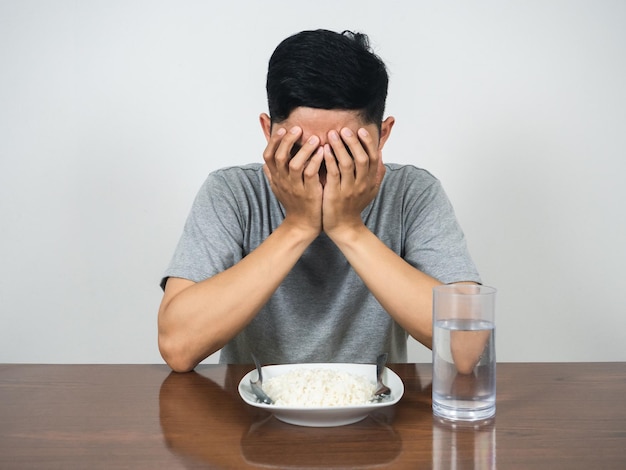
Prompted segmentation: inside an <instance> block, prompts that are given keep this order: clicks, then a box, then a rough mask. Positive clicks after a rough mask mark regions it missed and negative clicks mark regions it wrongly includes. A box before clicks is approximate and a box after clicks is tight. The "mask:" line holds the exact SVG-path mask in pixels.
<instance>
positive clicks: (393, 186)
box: [159, 30, 480, 371]
mask: <svg viewBox="0 0 626 470" xmlns="http://www.w3.org/2000/svg"><path fill="white" fill-rule="evenodd" d="M387 84H388V75H387V71H386V68H385V65H384V64H383V62H382V61H381V60H380V58H378V57H377V56H376V55H375V54H374V53H373V52H372V51H371V50H370V48H369V45H368V40H367V37H366V36H365V35H362V34H353V33H349V32H344V33H342V34H338V33H335V32H331V31H325V30H318V31H304V32H301V33H298V34H296V35H294V36H292V37H289V38H287V39H285V40H284V41H283V42H282V43H281V44H279V46H278V47H277V48H276V50H275V51H274V53H273V55H272V57H271V59H270V62H269V67H268V75H267V95H268V104H269V115H267V114H262V115H261V116H260V122H261V127H262V129H263V132H264V134H265V137H266V139H267V147H266V148H265V151H264V152H263V158H264V160H265V164H264V165H261V164H260V163H258V164H251V165H248V166H243V167H233V168H226V169H222V170H218V171H216V172H214V173H212V174H211V175H209V177H208V178H207V180H206V182H205V183H204V185H203V187H202V188H201V189H200V192H199V193H198V196H197V198H196V200H195V202H194V205H193V208H192V210H191V213H190V215H189V218H188V220H187V223H186V225H185V229H184V232H183V235H182V237H181V240H180V242H179V245H178V248H177V249H176V252H175V254H174V257H173V259H172V261H171V264H170V266H169V268H168V269H167V271H166V273H165V277H164V279H163V281H162V286H163V288H164V296H163V300H162V304H161V307H160V310H159V348H160V350H161V354H162V355H163V357H164V359H165V361H166V362H167V363H168V364H169V365H170V367H172V369H174V370H176V371H189V370H191V369H193V368H194V367H195V366H196V365H197V364H198V363H199V362H200V361H202V360H203V359H205V358H206V357H207V356H209V355H210V354H212V353H214V352H216V351H218V350H220V349H221V354H220V362H226V363H236V362H242V363H247V362H251V361H252V359H251V354H252V353H254V354H256V355H257V357H259V359H260V360H261V361H262V362H264V363H289V362H373V361H374V359H375V357H376V355H378V354H379V353H381V352H389V355H390V360H391V361H394V362H402V361H406V341H407V334H410V335H411V336H413V337H414V338H415V339H417V340H418V341H420V342H421V343H422V344H424V345H426V346H427V347H430V346H431V340H432V288H433V287H434V286H436V285H438V284H440V283H452V282H467V281H469V282H479V281H480V279H479V276H478V273H477V272H476V269H475V267H474V265H473V263H472V261H471V259H470V257H469V255H468V253H467V248H466V245H465V240H464V236H463V233H462V231H461V229H460V228H459V226H458V224H457V221H456V219H455V216H454V212H453V209H452V207H451V205H450V203H449V202H448V199H447V197H446V196H445V193H444V192H443V190H442V188H441V186H440V184H439V182H438V181H437V180H436V179H435V178H434V177H433V176H431V175H430V174H429V173H428V172H426V171H424V170H420V169H417V168H415V167H413V166H401V165H394V164H383V161H382V149H383V147H384V145H385V142H386V141H387V139H388V138H389V136H390V134H391V130H392V128H393V125H394V118H393V117H387V118H386V119H384V120H383V114H384V108H385V100H386V96H387Z"/></svg>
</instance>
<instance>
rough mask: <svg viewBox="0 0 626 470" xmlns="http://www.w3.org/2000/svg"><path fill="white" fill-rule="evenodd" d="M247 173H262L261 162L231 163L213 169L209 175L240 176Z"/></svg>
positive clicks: (253, 175)
mask: <svg viewBox="0 0 626 470" xmlns="http://www.w3.org/2000/svg"><path fill="white" fill-rule="evenodd" d="M244 175H247V177H258V176H259V175H263V164H261V163H248V164H247V165H233V166H226V167H222V168H219V169H217V170H213V171H212V172H211V173H210V174H209V177H211V176H219V177H222V178H241V177H242V176H244Z"/></svg>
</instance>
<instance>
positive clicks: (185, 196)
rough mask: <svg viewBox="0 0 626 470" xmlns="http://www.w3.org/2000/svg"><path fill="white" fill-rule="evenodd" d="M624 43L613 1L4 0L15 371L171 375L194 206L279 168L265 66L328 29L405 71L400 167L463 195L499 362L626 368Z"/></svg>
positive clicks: (2, 171)
mask: <svg viewBox="0 0 626 470" xmlns="http://www.w3.org/2000/svg"><path fill="white" fill-rule="evenodd" d="M624 25H626V3H624V2H622V1H597V0H593V1H592V0H589V1H586V2H582V1H569V0H564V1H529V0H524V1H511V2H497V1H480V2H478V1H476V2H467V1H460V0H459V1H447V2H408V1H407V2H400V1H396V2H392V1H363V0H354V1H343V2H337V1H324V0H321V1H320V0H318V1H317V2H315V5H314V4H311V3H310V2H309V3H305V2H286V1H263V2H258V1H252V0H249V1H240V2H219V3H217V2H208V1H207V2H195V1H177V2H174V1H170V2H164V1H161V2H159V1H144V2H142V1H132V0H131V1H112V0H107V1H84V2H75V1H55V2H49V1H27V0H26V1H25V0H21V1H11V0H7V1H0V67H1V70H0V224H1V225H0V240H1V242H2V243H1V244H0V266H1V271H0V273H1V274H0V276H1V277H0V362H69V363H91V362H94V363H98V362H130V363H137V362H139V363H141V362H161V358H160V356H159V353H158V350H157V347H156V311H157V308H158V304H159V301H160V296H161V292H160V289H159V287H158V282H159V279H160V276H161V273H162V272H163V270H164V268H165V266H166V264H167V262H168V261H169V257H170V256H171V254H172V251H173V249H174V246H175V244H176V241H177V239H178V236H179V235H180V232H181V229H182V225H183V222H184V219H185V217H186V215H187V211H188V209H189V207H190V204H191V202H192V199H193V197H194V195H195V192H196V191H197V189H198V187H199V185H200V184H201V182H202V181H203V180H204V178H205V176H206V174H207V173H208V172H209V171H211V170H213V169H216V168H218V167H222V166H225V165H231V164H239V163H247V162H250V161H260V160H261V152H262V150H263V146H264V140H263V137H262V135H261V132H260V128H259V126H258V122H257V117H258V114H259V113H261V112H264V111H266V106H265V96H264V81H265V68H266V64H267V60H268V58H269V56H270V54H271V52H272V50H273V49H274V47H275V46H276V44H277V43H278V42H279V41H280V40H282V39H283V38H285V37H286V36H288V35H290V34H292V33H294V32H297V31H299V30H302V29H311V28H318V27H325V28H328V29H334V30H343V29H356V30H362V31H364V32H367V33H368V34H369V35H370V36H371V39H372V42H373V45H374V47H375V49H376V51H377V52H378V53H379V54H380V55H381V56H382V57H383V59H385V60H386V62H387V64H388V66H389V69H390V72H391V87H390V96H389V101H388V112H389V114H392V115H394V116H395V117H396V119H397V124H396V127H395V128H394V134H393V136H392V139H391V140H390V142H389V143H388V145H387V147H386V153H385V157H386V160H387V161H396V162H400V163H413V164H416V165H418V166H422V167H425V168H427V169H429V170H431V172H433V173H434V174H435V175H436V176H438V177H439V178H440V179H441V180H442V181H443V183H444V187H445V188H446V189H447V191H448V194H449V196H450V198H451V199H452V201H453V203H454V205H455V207H456V210H457V214H458V217H459V218H460V220H461V223H462V224H463V226H464V228H465V231H466V235H467V238H468V240H469V244H470V248H471V251H472V253H473V256H474V258H475V261H476V263H477V264H478V267H479V269H480V270H481V272H482V274H483V277H484V281H485V283H487V284H490V285H494V286H496V287H498V288H499V301H498V333H497V334H498V339H497V341H498V355H499V357H498V358H499V360H501V361H615V360H620V361H624V360H626V347H625V346H624V339H625V334H624V332H625V331H626V308H625V306H626V302H625V299H624V288H623V284H624V282H623V281H624V278H625V276H624V266H626V248H625V247H624V245H625V241H626V236H625V235H626V215H625V214H626V211H625V202H626V189H625V188H626V185H624V184H623V175H624V170H626V163H625V157H626V155H625V154H626V150H625V149H626V111H625V110H626V86H625V84H626V28H625V27H624ZM211 360H214V358H211ZM411 360H417V361H429V360H430V354H429V352H428V351H427V350H425V349H424V348H422V347H421V346H419V345H417V344H414V345H413V346H412V353H411Z"/></svg>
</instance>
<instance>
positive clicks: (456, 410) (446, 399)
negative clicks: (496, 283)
mask: <svg viewBox="0 0 626 470" xmlns="http://www.w3.org/2000/svg"><path fill="white" fill-rule="evenodd" d="M495 298H496V289H494V288H493V287H488V286H481V285H475V284H448V285H442V286H438V287H435V288H434V289H433V413H434V414H435V415H436V416H440V417H442V418H445V419H450V420H466V421H475V420H484V419H487V418H490V417H491V416H493V415H494V414H495V412H496V351H495V322H494V320H495V318H494V315H495Z"/></svg>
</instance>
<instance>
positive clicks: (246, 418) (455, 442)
mask: <svg viewBox="0 0 626 470" xmlns="http://www.w3.org/2000/svg"><path fill="white" fill-rule="evenodd" d="M390 367H391V368H392V369H393V370H394V371H395V372H396V373H397V374H398V375H399V376H400V377H401V378H402V380H403V381H404V384H405V395H404V397H403V398H402V400H401V401H400V402H399V403H398V404H397V405H396V406H394V407H392V408H389V409H387V410H386V411H385V412H383V413H378V414H375V415H371V416H370V417H368V418H367V419H365V420H363V421H361V422H359V423H356V424H353V425H349V426H342V427H337V428H306V427H298V426H292V425H289V424H285V423H282V422H280V421H278V420H276V419H275V418H274V417H272V416H271V415H270V414H268V413H266V412H262V411H259V410H257V409H255V408H253V407H250V406H248V405H246V404H245V403H244V402H243V401H242V400H241V398H240V397H239V395H238V393H237V385H238V383H239V380H240V379H241V377H243V375H244V374H245V373H247V372H248V371H250V370H251V369H252V368H253V366H252V365H229V366H224V365H206V366H200V367H198V368H197V370H196V371H195V372H191V373H187V374H177V373H171V372H170V371H169V369H168V368H167V367H166V366H162V365H18V364H6V365H0V468H2V469H4V468H7V469H21V468H63V469H72V468H90V469H92V468H107V469H109V468H133V469H138V468H168V469H176V468H217V469H239V468H268V467H269V468H271V467H274V468H363V467H367V466H372V465H375V466H377V468H398V469H403V468H407V469H409V468H411V469H413V468H441V469H449V468H451V467H453V466H454V465H456V467H457V468H504V469H506V468H539V469H541V468H550V469H559V468H563V469H578V468H580V469H591V468H593V469H602V468H607V469H617V468H626V363H533V364H507V363H505V364H498V366H497V375H498V380H497V412H496V417H495V419H493V420H491V421H488V422H485V423H477V424H474V425H465V426H463V425H454V424H450V423H444V422H440V421H438V420H437V419H435V418H434V417H433V415H432V410H431V382H432V375H431V366H430V364H392V365H390Z"/></svg>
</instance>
